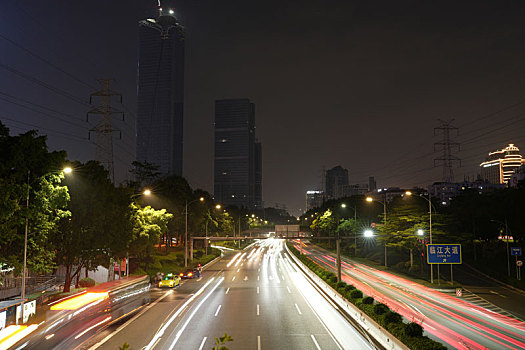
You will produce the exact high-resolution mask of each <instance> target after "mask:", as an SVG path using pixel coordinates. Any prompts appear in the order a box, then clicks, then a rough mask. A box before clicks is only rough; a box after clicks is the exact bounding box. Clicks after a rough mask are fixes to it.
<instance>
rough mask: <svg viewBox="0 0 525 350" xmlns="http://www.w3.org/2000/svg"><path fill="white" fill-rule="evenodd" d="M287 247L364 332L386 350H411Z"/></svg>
mask: <svg viewBox="0 0 525 350" xmlns="http://www.w3.org/2000/svg"><path fill="white" fill-rule="evenodd" d="M285 246H286V251H287V252H288V254H289V255H290V256H291V257H292V259H293V261H294V262H295V263H296V265H298V266H299V267H300V268H301V270H302V272H303V273H304V274H306V275H307V276H308V277H309V278H310V279H311V280H312V281H313V282H314V283H316V284H317V286H318V287H319V288H320V289H321V290H322V291H323V292H324V293H325V294H327V295H328V296H329V297H330V298H331V299H332V301H334V302H335V303H336V304H337V306H338V307H340V308H341V309H342V310H344V311H345V312H346V314H347V315H349V316H350V317H351V318H352V319H353V320H354V321H355V322H356V323H357V324H358V325H359V326H361V328H362V329H363V330H365V331H366V332H367V333H368V334H369V335H370V336H372V337H373V338H374V340H375V341H377V342H378V343H379V344H381V346H383V347H384V348H385V349H390V350H410V349H409V348H408V347H407V346H406V345H405V344H403V343H402V342H401V341H400V340H399V339H397V338H396V337H394V336H393V335H392V334H390V332H388V331H387V330H386V329H385V328H383V327H382V326H380V325H379V324H378V323H377V322H376V321H374V320H373V319H372V318H371V317H370V316H368V315H367V314H365V313H364V312H363V311H361V310H360V309H359V308H358V307H357V306H355V305H354V304H352V303H350V302H349V301H348V300H346V299H345V298H344V297H343V296H342V295H341V294H339V292H337V291H336V290H335V289H333V288H332V287H331V286H330V285H328V284H327V283H326V282H325V281H324V280H323V279H322V278H321V277H319V276H317V275H316V274H315V273H314V272H313V271H312V270H310V269H309V268H308V267H307V266H306V265H305V264H303V263H302V261H300V260H299V259H298V258H297V257H296V256H295V255H294V254H293V253H292V252H291V251H290V249H289V248H288V246H287V245H286V244H285Z"/></svg>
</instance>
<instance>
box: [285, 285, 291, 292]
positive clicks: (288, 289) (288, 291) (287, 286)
mask: <svg viewBox="0 0 525 350" xmlns="http://www.w3.org/2000/svg"><path fill="white" fill-rule="evenodd" d="M286 289H288V293H290V294H292V291H291V290H290V288H289V287H288V286H286Z"/></svg>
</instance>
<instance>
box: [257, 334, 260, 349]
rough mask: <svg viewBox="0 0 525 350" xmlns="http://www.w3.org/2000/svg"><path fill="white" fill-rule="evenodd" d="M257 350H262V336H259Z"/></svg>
mask: <svg viewBox="0 0 525 350" xmlns="http://www.w3.org/2000/svg"><path fill="white" fill-rule="evenodd" d="M257 350H261V336H260V335H258V336H257Z"/></svg>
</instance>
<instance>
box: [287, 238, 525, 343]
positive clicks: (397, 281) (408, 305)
mask: <svg viewBox="0 0 525 350" xmlns="http://www.w3.org/2000/svg"><path fill="white" fill-rule="evenodd" d="M301 243H302V244H300V246H299V245H298V244H297V243H296V242H294V244H295V245H296V248H297V249H299V248H300V249H301V250H302V251H303V252H307V253H308V257H309V258H310V259H312V260H313V261H314V262H316V263H317V264H319V265H320V266H322V267H324V268H327V269H329V270H330V271H333V272H335V271H336V266H335V264H336V259H335V257H334V256H333V255H332V254H330V253H328V252H327V251H325V250H322V249H320V248H317V247H315V246H308V245H306V244H304V242H301ZM341 265H342V278H343V280H344V281H345V282H347V283H349V284H352V285H354V286H355V287H356V288H358V289H360V290H362V291H363V293H365V294H366V295H369V296H372V297H373V298H374V299H376V300H377V301H379V302H382V303H384V304H386V305H388V306H389V307H390V308H391V309H393V310H394V311H396V312H398V313H400V314H401V315H402V316H403V317H405V318H406V319H408V320H410V321H414V322H417V323H420V324H421V325H422V326H423V328H424V329H425V331H426V332H427V333H429V334H431V335H433V336H434V337H436V338H438V339H440V340H441V341H444V342H446V343H447V344H448V345H449V346H451V347H453V348H457V349H465V350H472V349H524V348H525V323H524V322H522V321H520V320H517V319H513V318H511V317H508V316H505V315H500V314H497V313H495V312H493V311H491V310H487V309H485V308H483V307H480V306H478V305H475V304H472V303H470V302H468V301H465V300H460V299H457V298H455V297H452V296H450V295H447V294H445V293H442V292H439V291H436V290H434V289H432V288H428V287H425V286H423V285H420V284H417V283H415V282H413V281H410V280H408V279H405V278H402V277H399V276H396V275H393V274H390V273H388V272H385V271H380V270H377V269H374V268H371V267H369V266H366V265H363V264H359V263H355V262H352V261H348V260H346V261H344V260H343V261H342V263H341Z"/></svg>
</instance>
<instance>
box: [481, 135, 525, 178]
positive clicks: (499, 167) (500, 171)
mask: <svg viewBox="0 0 525 350" xmlns="http://www.w3.org/2000/svg"><path fill="white" fill-rule="evenodd" d="M522 164H525V160H524V159H523V158H522V156H521V154H520V150H519V148H518V147H516V146H515V145H514V144H512V143H511V144H509V145H508V146H507V147H505V148H504V149H501V150H497V151H494V152H490V153H489V155H488V157H487V158H486V160H485V161H484V162H483V163H481V164H480V168H481V179H482V180H486V181H488V182H490V183H492V184H508V183H509V180H510V178H511V176H512V174H513V173H514V171H515V170H516V169H518V168H519V167H520V166H521V165H522Z"/></svg>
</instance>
